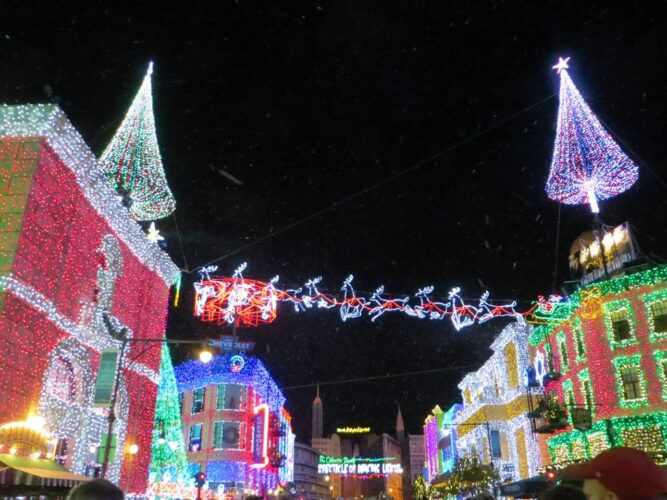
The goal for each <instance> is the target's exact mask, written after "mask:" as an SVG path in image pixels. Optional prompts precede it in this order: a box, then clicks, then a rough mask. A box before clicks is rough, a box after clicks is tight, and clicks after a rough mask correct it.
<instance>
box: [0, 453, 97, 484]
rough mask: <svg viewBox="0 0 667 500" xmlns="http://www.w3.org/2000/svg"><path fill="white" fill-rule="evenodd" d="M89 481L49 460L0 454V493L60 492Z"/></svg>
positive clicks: (87, 478)
mask: <svg viewBox="0 0 667 500" xmlns="http://www.w3.org/2000/svg"><path fill="white" fill-rule="evenodd" d="M89 479H90V478H89V477H86V476H81V475H79V474H73V473H71V472H70V471H68V470H67V469H66V468H65V467H63V466H62V465H60V464H57V463H55V462H53V461H51V460H44V459H40V458H27V457H18V456H16V455H10V454H6V453H0V491H27V490H30V491H40V490H44V491H48V490H49V489H56V490H61V491H62V490H68V489H69V488H71V487H72V486H76V485H77V484H79V483H81V482H83V481H88V480H89Z"/></svg>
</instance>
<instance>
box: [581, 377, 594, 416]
mask: <svg viewBox="0 0 667 500" xmlns="http://www.w3.org/2000/svg"><path fill="white" fill-rule="evenodd" d="M581 392H582V393H583V396H584V401H585V402H586V408H588V409H589V410H591V412H593V409H594V408H593V388H592V387H591V381H590V380H588V379H585V380H582V382H581Z"/></svg>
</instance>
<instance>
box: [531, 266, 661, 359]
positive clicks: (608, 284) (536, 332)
mask: <svg viewBox="0 0 667 500" xmlns="http://www.w3.org/2000/svg"><path fill="white" fill-rule="evenodd" d="M666 282H667V264H662V265H657V266H655V267H652V268H650V269H647V270H645V271H640V272H637V273H633V274H627V275H624V276H617V277H614V278H611V279H609V280H606V281H598V282H597V283H594V284H591V285H589V286H586V287H583V288H579V289H578V290H577V291H576V292H574V293H573V294H572V295H571V296H570V304H571V311H572V315H571V316H573V315H574V314H575V313H576V310H577V309H578V308H580V307H582V306H585V305H586V302H587V301H590V300H598V299H602V298H605V297H608V296H610V295H615V294H620V293H623V292H627V291H628V290H630V289H637V290H638V289H639V288H640V287H643V286H654V285H656V284H659V283H666ZM647 293H648V292H647ZM571 316H570V317H571ZM570 317H568V318H565V319H563V320H562V321H560V322H559V323H555V324H548V325H540V326H538V327H536V328H534V329H533V332H532V334H531V335H530V337H529V338H528V341H529V342H530V344H531V345H534V346H536V345H539V344H541V343H542V342H543V341H544V340H545V339H546V338H547V337H548V336H549V335H550V334H551V333H553V332H554V330H556V329H557V328H560V327H561V326H562V325H563V324H564V323H566V322H567V321H569V319H570Z"/></svg>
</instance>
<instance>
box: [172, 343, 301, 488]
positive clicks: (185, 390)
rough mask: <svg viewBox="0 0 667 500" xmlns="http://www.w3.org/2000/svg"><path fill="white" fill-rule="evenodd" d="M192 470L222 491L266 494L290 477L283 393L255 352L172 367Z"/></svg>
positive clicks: (290, 440)
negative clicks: (253, 353)
mask: <svg viewBox="0 0 667 500" xmlns="http://www.w3.org/2000/svg"><path fill="white" fill-rule="evenodd" d="M175 373H176V380H177V383H178V390H179V394H180V395H181V399H182V407H181V409H182V417H183V434H184V437H185V444H186V447H187V450H188V460H189V462H190V464H191V473H192V474H194V473H196V472H198V471H200V470H201V471H204V472H205V473H206V478H207V481H208V487H209V488H210V489H211V490H213V491H216V492H219V493H222V492H225V494H247V493H249V492H255V493H256V494H259V495H264V494H268V492H269V490H271V491H273V490H276V489H278V488H279V487H282V488H284V487H286V485H287V483H288V482H292V481H293V478H294V434H293V433H292V424H291V417H290V415H289V413H287V411H286V410H285V408H284V404H285V397H284V396H283V394H282V392H281V391H280V389H279V388H278V386H277V385H276V383H275V381H274V380H273V378H271V375H270V374H269V372H268V371H267V369H266V368H265V367H264V364H263V363H262V362H261V361H260V360H259V359H258V358H256V357H246V356H245V355H243V354H234V355H232V354H225V355H216V356H214V357H213V359H212V360H211V362H209V363H207V364H204V363H202V362H200V361H189V362H186V363H184V364H182V365H180V366H177V367H176V368H175Z"/></svg>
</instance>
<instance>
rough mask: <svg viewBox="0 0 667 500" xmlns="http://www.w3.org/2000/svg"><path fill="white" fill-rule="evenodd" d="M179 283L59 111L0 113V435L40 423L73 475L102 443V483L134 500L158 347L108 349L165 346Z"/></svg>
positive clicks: (147, 438)
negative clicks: (36, 418) (38, 419)
mask: <svg viewBox="0 0 667 500" xmlns="http://www.w3.org/2000/svg"><path fill="white" fill-rule="evenodd" d="M178 275H179V271H178V268H177V267H176V266H175V265H174V264H173V263H172V262H171V260H170V259H169V257H168V256H167V255H166V254H165V253H164V252H163V251H161V250H160V248H159V247H158V246H157V245H156V244H154V243H151V242H150V241H148V239H147V238H146V235H145V233H144V232H143V230H142V228H141V226H140V225H139V224H138V223H137V222H135V221H134V220H132V219H131V217H130V215H129V212H128V210H127V209H126V208H125V207H124V206H123V205H122V204H121V203H120V201H119V198H118V196H117V195H116V193H115V192H114V191H113V190H112V189H111V188H110V187H109V186H108V184H107V183H106V181H105V178H104V175H103V173H102V171H101V170H100V168H99V166H98V163H97V160H96V158H95V156H94V155H93V153H92V152H91V151H90V149H89V148H88V146H87V145H86V144H85V143H84V141H83V139H82V138H81V136H80V135H79V133H78V132H77V131H76V130H75V129H74V127H73V126H72V125H71V124H70V122H69V121H68V119H67V117H66V116H65V115H64V113H63V112H62V111H61V110H60V109H59V108H58V107H57V106H55V105H37V106H1V107H0V331H2V336H3V341H2V344H1V345H0V357H1V359H0V395H1V396H2V400H3V401H4V404H3V405H2V407H0V423H4V422H8V421H12V420H23V419H24V418H25V417H26V416H27V415H28V414H33V415H34V414H39V415H41V416H42V417H43V418H44V419H45V421H46V424H45V425H46V428H47V430H48V431H49V432H51V433H53V435H54V436H55V439H56V440H57V444H56V449H55V450H54V451H55V454H56V460H58V461H59V462H61V463H63V464H64V465H66V466H67V467H68V468H70V469H71V470H72V471H74V472H77V473H80V474H87V475H93V474H95V473H98V472H99V469H100V462H101V461H102V460H103V455H104V453H102V446H101V445H102V444H103V443H107V442H108V443H110V445H111V449H110V453H109V457H110V466H109V470H108V477H109V479H111V480H112V481H114V482H116V483H118V484H119V485H120V486H121V487H122V488H123V489H124V490H125V491H128V492H134V493H143V492H144V491H146V481H147V478H148V468H149V462H150V456H151V442H152V435H153V418H154V412H155V399H156V395H157V383H158V380H159V366H160V352H161V346H160V345H159V343H157V344H155V345H154V346H153V347H148V348H147V345H146V344H141V345H140V344H138V343H134V342H130V343H129V344H128V345H127V348H126V349H125V350H123V351H122V352H121V347H122V343H121V341H120V340H118V339H119V338H120V337H125V338H128V339H130V340H136V339H142V338H162V337H163V336H164V327H165V317H166V312H167V301H168V297H169V288H170V286H171V285H172V283H173V282H174V281H175V280H176V278H177V277H178ZM119 356H123V357H124V363H123V364H124V366H125V369H124V370H123V371H122V372H121V373H120V376H119V385H118V398H117V401H116V406H115V414H116V417H117V419H116V421H115V425H114V428H113V433H112V435H111V436H107V430H108V420H109V418H108V416H109V405H110V396H111V392H112V388H113V386H114V378H115V375H116V373H115V370H116V363H117V360H118V357H119ZM129 450H131V451H133V452H135V453H134V454H131V453H129Z"/></svg>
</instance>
